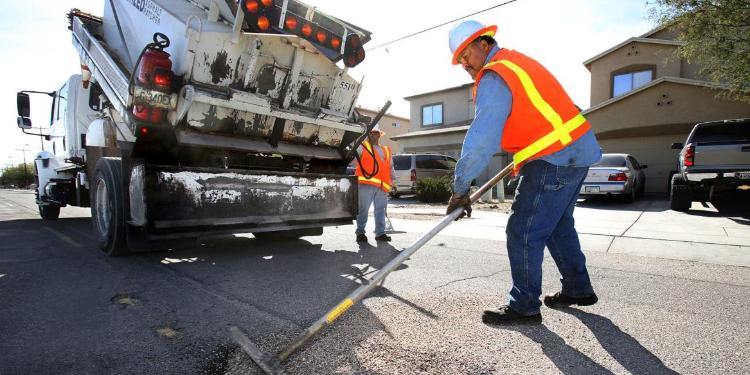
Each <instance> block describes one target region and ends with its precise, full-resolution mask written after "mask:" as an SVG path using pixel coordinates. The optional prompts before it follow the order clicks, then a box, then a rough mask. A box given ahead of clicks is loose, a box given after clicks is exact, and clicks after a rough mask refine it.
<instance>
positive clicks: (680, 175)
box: [669, 119, 750, 211]
mask: <svg viewBox="0 0 750 375" xmlns="http://www.w3.org/2000/svg"><path fill="white" fill-rule="evenodd" d="M672 148H673V149H675V150H680V155H679V157H678V161H677V163H678V166H677V172H676V173H675V174H674V175H673V176H672V177H671V181H670V189H669V190H670V194H669V198H670V206H671V208H672V209H673V210H676V211H687V210H689V209H690V206H691V205H692V202H693V201H699V202H706V201H712V202H715V201H718V200H721V199H722V198H724V197H729V196H730V194H732V193H737V192H740V193H743V192H744V193H745V194H747V192H748V191H749V190H750V119H735V120H722V121H711V122H703V123H699V124H696V125H695V127H694V128H693V130H692V131H691V132H690V135H688V137H687V140H686V141H685V143H684V144H683V143H674V144H672Z"/></svg>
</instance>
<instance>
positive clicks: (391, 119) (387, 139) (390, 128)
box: [357, 107, 411, 154]
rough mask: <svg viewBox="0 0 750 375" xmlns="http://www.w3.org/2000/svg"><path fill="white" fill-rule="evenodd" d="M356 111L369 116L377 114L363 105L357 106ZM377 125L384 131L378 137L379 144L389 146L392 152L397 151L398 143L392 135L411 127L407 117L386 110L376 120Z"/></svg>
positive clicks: (395, 135)
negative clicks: (383, 133)
mask: <svg viewBox="0 0 750 375" xmlns="http://www.w3.org/2000/svg"><path fill="white" fill-rule="evenodd" d="M357 112H359V113H361V114H363V115H365V116H370V118H375V116H377V114H378V111H376V110H372V109H367V108H364V107H357ZM378 125H380V130H382V131H384V132H385V136H384V137H381V138H380V144H381V145H384V146H388V147H390V148H391V150H393V153H394V154H395V153H398V144H397V143H396V141H394V140H393V137H397V136H399V135H401V134H406V133H407V132H408V131H409V129H410V127H411V124H410V121H409V119H408V118H404V117H400V116H396V115H394V114H390V113H387V112H386V113H385V114H384V115H383V117H381V118H380V121H378Z"/></svg>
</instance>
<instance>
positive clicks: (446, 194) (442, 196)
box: [417, 176, 451, 203]
mask: <svg viewBox="0 0 750 375" xmlns="http://www.w3.org/2000/svg"><path fill="white" fill-rule="evenodd" d="M450 197H451V178H450V177H448V176H441V177H426V178H423V179H420V180H418V181H417V199H418V200H419V201H421V202H426V203H430V202H447V201H448V199H450Z"/></svg>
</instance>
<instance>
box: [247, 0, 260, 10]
mask: <svg viewBox="0 0 750 375" xmlns="http://www.w3.org/2000/svg"><path fill="white" fill-rule="evenodd" d="M245 9H247V11H248V12H250V13H258V1H257V0H247V1H245Z"/></svg>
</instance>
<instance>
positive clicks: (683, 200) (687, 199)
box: [669, 174, 692, 211]
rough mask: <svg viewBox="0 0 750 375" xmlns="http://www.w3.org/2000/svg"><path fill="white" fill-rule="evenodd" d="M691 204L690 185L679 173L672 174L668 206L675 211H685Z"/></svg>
mask: <svg viewBox="0 0 750 375" xmlns="http://www.w3.org/2000/svg"><path fill="white" fill-rule="evenodd" d="M691 204H692V196H691V194H690V186H689V185H688V184H687V183H686V182H685V179H684V178H682V176H680V175H679V174H676V175H674V176H672V184H671V186H670V191H669V206H670V208H671V209H673V210H675V211H687V210H689V209H690V206H691Z"/></svg>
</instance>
